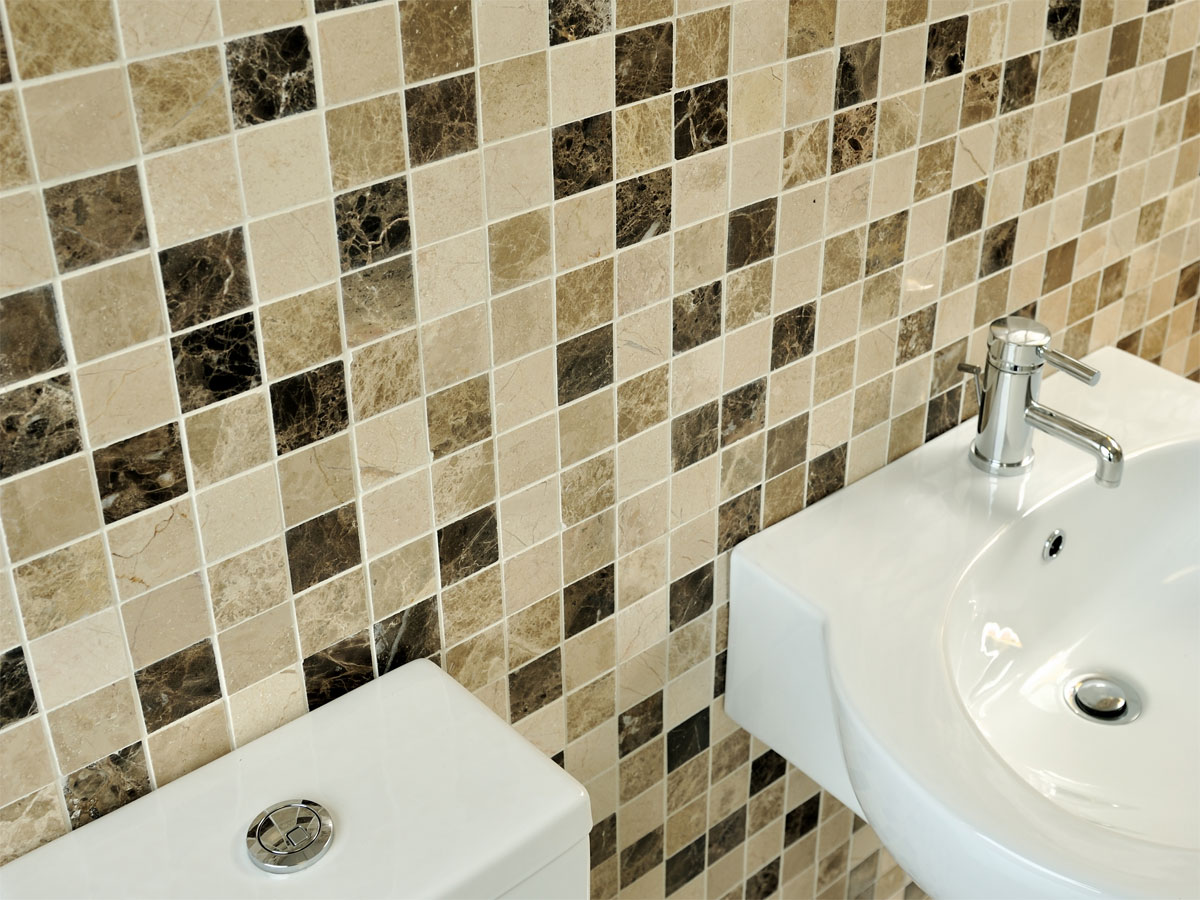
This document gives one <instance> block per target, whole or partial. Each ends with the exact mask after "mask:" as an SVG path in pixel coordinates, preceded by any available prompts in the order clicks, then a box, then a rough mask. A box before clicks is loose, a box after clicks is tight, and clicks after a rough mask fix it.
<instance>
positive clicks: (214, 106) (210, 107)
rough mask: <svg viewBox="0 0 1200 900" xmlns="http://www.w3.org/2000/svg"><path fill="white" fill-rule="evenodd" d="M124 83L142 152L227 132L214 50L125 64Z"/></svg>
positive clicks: (218, 55)
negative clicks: (126, 81) (126, 78)
mask: <svg viewBox="0 0 1200 900" xmlns="http://www.w3.org/2000/svg"><path fill="white" fill-rule="evenodd" d="M129 84H130V87H131V88H132V90H133V102H134V105H135V106H136V108H137V123H138V134H139V135H140V136H141V142H142V150H144V151H145V152H147V153H150V152H152V151H155V150H165V149H167V148H168V147H178V146H180V145H181V144H190V143H192V142H193V141H202V140H205V139H206V138H212V137H216V136H217V135H220V134H228V133H229V97H228V95H227V94H226V90H225V72H224V71H223V67H222V64H221V53H220V51H219V50H218V49H217V48H216V47H204V48H201V49H198V50H187V51H185V52H183V53H173V54H171V55H169V56H158V57H155V58H154V59H149V60H146V61H145V62H136V63H131V64H130V66H129ZM112 89H113V88H112V87H110V88H109V90H112Z"/></svg>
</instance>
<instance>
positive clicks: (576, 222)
mask: <svg viewBox="0 0 1200 900" xmlns="http://www.w3.org/2000/svg"><path fill="white" fill-rule="evenodd" d="M614 216H615V212H614V207H613V190H612V188H611V187H607V188H602V189H600V190H596V191H590V192H588V193H586V194H579V195H577V196H575V197H571V198H570V199H568V200H563V201H561V202H559V203H556V204H555V206H554V258H555V262H556V264H557V265H558V268H559V269H560V270H562V269H569V268H574V267H575V266H578V265H581V264H582V263H585V262H588V261H590V260H593V259H599V258H600V257H602V256H607V255H608V254H610V253H612V252H613V243H614V240H615V237H614V234H615V228H614Z"/></svg>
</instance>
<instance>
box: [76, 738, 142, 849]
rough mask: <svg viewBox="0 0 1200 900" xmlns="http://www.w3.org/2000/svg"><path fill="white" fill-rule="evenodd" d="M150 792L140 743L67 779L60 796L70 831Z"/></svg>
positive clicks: (78, 771) (131, 745) (107, 757)
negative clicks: (63, 803)
mask: <svg viewBox="0 0 1200 900" xmlns="http://www.w3.org/2000/svg"><path fill="white" fill-rule="evenodd" d="M149 792H150V775H149V773H148V771H147V767H146V751H145V748H144V747H143V745H142V742H141V741H138V742H137V743H135V744H130V745H129V746H128V747H125V748H124V749H123V750H119V751H118V752H116V753H111V754H109V755H108V756H106V757H105V758H104V759H101V760H98V761H97V762H94V763H92V764H91V765H89V766H84V767H83V768H82V769H79V770H77V771H75V772H72V773H71V774H70V775H68V776H67V778H66V782H65V783H64V785H63V797H64V799H65V800H66V804H67V817H68V820H69V821H70V824H71V828H72V829H74V828H80V827H82V826H84V825H86V824H88V823H89V822H94V821H95V820H96V819H99V818H100V817H101V816H104V815H107V814H108V813H110V812H112V811H113V810H115V809H120V808H121V807H122V806H124V805H125V804H126V803H129V802H131V801H133V800H136V799H137V798H138V797H141V796H143V795H145V794H148V793H149Z"/></svg>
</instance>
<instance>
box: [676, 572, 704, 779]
mask: <svg viewBox="0 0 1200 900" xmlns="http://www.w3.org/2000/svg"><path fill="white" fill-rule="evenodd" d="M667 603H668V609H669V618H670V626H671V630H672V631H675V630H676V629H677V628H682V627H683V626H684V625H686V624H687V623H688V622H691V621H692V620H693V619H695V618H697V617H698V616H702V615H704V613H706V612H708V611H709V610H710V609H712V604H713V564H712V563H711V562H709V563H705V564H704V565H702V566H701V567H700V568H698V569H696V570H695V571H692V572H689V573H688V574H686V575H683V576H681V577H680V578H676V579H675V580H674V581H672V582H671V586H670V589H669V591H668V601H667ZM706 746H707V744H706ZM689 758H690V757H689ZM681 762H686V760H681ZM671 768H675V767H674V766H671Z"/></svg>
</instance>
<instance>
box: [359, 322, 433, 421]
mask: <svg viewBox="0 0 1200 900" xmlns="http://www.w3.org/2000/svg"><path fill="white" fill-rule="evenodd" d="M420 379H421V371H420V368H419V364H418V350H417V334H416V330H415V329H412V330H409V331H405V332H401V333H400V334H397V335H393V336H392V337H390V338H384V339H383V340H382V341H378V342H376V343H374V344H368V345H367V346H365V347H362V348H360V349H358V350H357V351H355V353H354V359H353V361H352V362H351V364H350V394H351V397H352V398H353V402H354V418H355V419H356V420H359V421H361V420H362V419H367V418H370V417H371V416H374V415H376V414H378V413H381V412H384V411H385V410H388V409H391V408H393V407H395V406H399V405H400V404H402V403H407V402H408V401H409V400H413V399H415V398H416V396H417V394H418V393H419V388H420Z"/></svg>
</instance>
